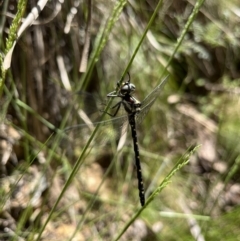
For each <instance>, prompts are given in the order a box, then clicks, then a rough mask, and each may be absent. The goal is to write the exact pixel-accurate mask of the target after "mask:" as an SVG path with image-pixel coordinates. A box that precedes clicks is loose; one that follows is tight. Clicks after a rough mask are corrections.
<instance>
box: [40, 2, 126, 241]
mask: <svg viewBox="0 0 240 241" xmlns="http://www.w3.org/2000/svg"><path fill="white" fill-rule="evenodd" d="M126 2H127V1H126V0H121V1H118V2H117V4H116V6H115V8H114V9H113V14H112V16H111V17H110V19H109V20H108V24H107V26H106V28H105V30H104V31H103V34H102V35H101V39H100V41H99V42H97V46H96V47H95V51H94V52H93V57H92V59H91V62H90V65H89V68H88V71H87V73H86V75H85V76H84V81H83V83H85V80H87V78H88V77H89V76H90V74H91V71H92V69H93V67H94V64H95V62H96V61H97V59H98V57H99V56H100V53H101V52H102V50H103V47H104V46H105V44H106V41H107V37H108V36H109V34H110V32H111V30H112V27H113V25H114V23H115V22H116V21H117V19H118V17H119V15H120V13H121V12H122V9H123V7H124V5H125V4H126ZM109 106H110V104H109ZM104 115H105V113H103V116H104ZM65 119H66V118H65ZM100 125H101V123H99V124H98V125H97V126H96V127H95V129H94V131H93V132H92V134H91V136H90V138H89V139H88V142H87V144H86V145H85V146H84V148H83V151H82V153H81V155H80V156H79V158H78V159H77V161H76V163H75V165H74V167H73V170H72V172H71V174H70V176H69V178H68V180H67V181H66V183H65V185H64V187H63V189H62V192H61V193H60V195H59V197H58V199H57V201H56V202H55V204H54V206H53V208H52V209H51V211H50V213H49V215H48V218H47V219H46V221H45V223H44V224H43V226H42V228H41V229H40V231H39V234H38V236H37V238H36V241H39V240H40V238H41V236H42V233H43V231H44V229H45V228H46V226H47V224H48V222H49V221H50V219H51V217H52V215H53V213H54V211H55V209H56V207H57V205H58V204H59V202H60V200H61V199H62V197H63V194H64V193H65V191H66V190H67V188H68V186H69V185H70V183H71V182H72V180H73V178H74V176H75V175H76V173H77V172H78V170H79V168H80V166H81V165H82V163H83V160H84V159H83V158H84V156H85V153H86V151H87V149H88V147H89V145H90V144H91V142H92V140H93V138H94V137H95V135H96V133H97V132H98V129H99V127H100ZM59 139H60V136H59ZM58 141H59V140H58V139H57V142H56V143H58Z"/></svg>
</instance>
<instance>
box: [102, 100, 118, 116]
mask: <svg viewBox="0 0 240 241" xmlns="http://www.w3.org/2000/svg"><path fill="white" fill-rule="evenodd" d="M121 104H122V101H119V102H118V103H117V104H116V105H114V106H112V107H111V109H114V108H116V111H115V113H114V114H111V113H109V112H107V111H102V112H104V113H106V114H108V115H110V116H111V117H115V116H116V115H117V113H118V111H119V108H120V106H121Z"/></svg>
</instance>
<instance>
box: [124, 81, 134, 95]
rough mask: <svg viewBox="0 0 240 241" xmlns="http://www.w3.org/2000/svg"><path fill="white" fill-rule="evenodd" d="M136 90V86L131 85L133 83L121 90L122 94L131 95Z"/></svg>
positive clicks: (126, 84)
mask: <svg viewBox="0 0 240 241" xmlns="http://www.w3.org/2000/svg"><path fill="white" fill-rule="evenodd" d="M135 89H136V87H135V85H134V84H131V83H128V82H127V83H125V84H124V85H123V86H122V88H121V93H122V94H130V93H132V92H134V91H135Z"/></svg>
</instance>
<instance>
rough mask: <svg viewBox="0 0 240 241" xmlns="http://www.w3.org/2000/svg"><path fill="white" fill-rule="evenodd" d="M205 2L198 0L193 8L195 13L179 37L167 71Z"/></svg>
mask: <svg viewBox="0 0 240 241" xmlns="http://www.w3.org/2000/svg"><path fill="white" fill-rule="evenodd" d="M204 2H205V0H198V1H197V2H196V4H195V6H194V8H193V11H192V13H191V15H190V16H189V18H188V21H187V23H186V24H185V26H184V29H183V31H182V33H181V35H180V37H179V38H178V40H177V43H176V46H175V48H174V50H173V53H172V55H171V57H170V58H169V60H168V62H167V65H166V66H165V69H166V70H167V68H168V67H169V66H170V64H171V62H172V60H173V58H174V56H175V54H176V53H177V51H178V49H179V47H180V46H181V44H182V41H183V39H184V37H185V36H186V34H187V32H188V30H189V28H190V26H191V24H192V23H193V21H194V19H195V17H196V16H197V14H198V12H199V10H200V8H201V7H202V5H203V3H204ZM164 74H165V71H163V73H162V75H161V77H160V79H161V78H162V77H163V76H164Z"/></svg>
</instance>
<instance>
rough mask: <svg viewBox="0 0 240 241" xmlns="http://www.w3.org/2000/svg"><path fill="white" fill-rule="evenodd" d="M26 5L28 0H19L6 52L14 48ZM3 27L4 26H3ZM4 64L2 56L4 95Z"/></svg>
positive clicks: (0, 62)
mask: <svg viewBox="0 0 240 241" xmlns="http://www.w3.org/2000/svg"><path fill="white" fill-rule="evenodd" d="M26 5H27V0H19V1H18V5H17V13H16V15H15V18H14V19H13V21H12V24H11V26H10V29H9V35H8V38H7V42H6V48H5V51H4V52H5V54H6V53H7V52H8V51H9V50H10V49H11V48H12V46H13V44H14V41H15V40H16V39H17V31H18V28H19V26H20V24H21V20H22V18H23V16H24V13H25V9H26ZM2 28H3V26H2ZM3 64H4V62H3V58H2V57H1V58H0V65H1V73H0V76H1V77H0V96H1V95H2V91H3V86H4V81H5V77H6V69H5V68H4V66H3Z"/></svg>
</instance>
